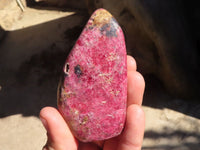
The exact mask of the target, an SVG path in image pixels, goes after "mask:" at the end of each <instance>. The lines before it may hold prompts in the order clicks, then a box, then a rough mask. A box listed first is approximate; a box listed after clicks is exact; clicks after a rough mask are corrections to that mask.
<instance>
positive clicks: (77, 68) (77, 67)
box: [74, 65, 82, 78]
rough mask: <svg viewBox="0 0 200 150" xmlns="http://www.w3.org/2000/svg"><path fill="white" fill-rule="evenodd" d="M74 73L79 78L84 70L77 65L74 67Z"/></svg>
mask: <svg viewBox="0 0 200 150" xmlns="http://www.w3.org/2000/svg"><path fill="white" fill-rule="evenodd" d="M74 73H75V74H76V75H77V77H78V78H79V77H80V76H81V75H82V70H81V66H80V65H76V66H75V67H74Z"/></svg>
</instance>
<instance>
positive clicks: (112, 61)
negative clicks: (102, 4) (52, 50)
mask: <svg viewBox="0 0 200 150" xmlns="http://www.w3.org/2000/svg"><path fill="white" fill-rule="evenodd" d="M63 73H64V75H63V81H62V82H61V84H60V86H59V90H58V108H59V111H60V112H61V113H62V115H63V117H64V118H65V120H66V122H67V123H68V125H69V127H70V129H71V131H72V132H73V134H74V136H75V137H77V138H78V139H79V140H81V141H83V142H89V141H99V140H104V139H108V138H111V137H114V136H117V135H119V134H120V133H121V131H122V129H123V127H124V123H125V118H126V100H127V61H126V46H125V41H124V35H123V31H122V29H121V28H120V26H119V25H118V23H117V22H116V20H115V19H114V18H113V17H112V15H111V14H110V13H109V12H108V11H106V10H104V9H98V10H96V11H95V12H94V14H93V15H92V16H91V18H90V19H89V21H88V23H87V24H86V26H85V28H84V29H83V31H82V33H81V35H80V37H79V39H78V40H77V42H76V44H75V46H74V47H73V49H72V51H71V53H70V54H69V56H68V58H67V60H66V62H65V65H64V67H63Z"/></svg>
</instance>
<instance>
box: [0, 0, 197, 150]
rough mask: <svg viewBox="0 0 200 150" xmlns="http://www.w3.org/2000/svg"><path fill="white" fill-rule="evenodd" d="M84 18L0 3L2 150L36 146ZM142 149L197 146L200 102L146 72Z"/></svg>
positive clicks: (173, 149) (42, 141)
mask: <svg viewBox="0 0 200 150" xmlns="http://www.w3.org/2000/svg"><path fill="white" fill-rule="evenodd" d="M87 19H88V14H87V12H85V11H83V10H82V11H81V10H76V9H58V8H52V7H51V8H50V7H48V8H47V7H41V6H40V7H39V6H38V7H26V8H25V11H22V10H21V9H20V8H19V6H18V5H17V4H16V1H10V3H9V5H4V6H1V5H0V26H1V28H2V29H3V30H2V31H4V32H5V33H3V32H2V31H1V30H0V38H2V39H1V41H0V150H27V149H28V150H40V149H41V148H42V146H43V145H44V144H45V142H46V132H45V129H44V127H43V126H42V124H41V122H40V120H39V118H38V114H39V111H40V109H41V108H43V107H44V106H53V107H56V89H57V84H58V81H59V76H60V70H61V67H62V64H63V61H64V60H65V58H66V56H67V54H68V52H69V51H70V49H71V48H72V46H73V44H74V42H75V40H76V39H77V37H78V35H79V34H80V32H81V30H82V27H83V26H84V24H85V23H86V21H87ZM145 80H146V91H145V96H144V106H143V109H144V111H145V114H146V128H145V138H144V142H143V150H180V149H181V150H191V149H192V150H199V145H200V120H199V118H200V109H199V108H200V104H198V103H196V102H194V101H189V100H186V101H185V100H182V99H178V98H174V97H172V96H170V95H169V94H167V93H166V91H165V90H164V88H163V87H162V85H161V84H160V83H159V82H158V81H157V80H154V79H153V77H149V76H145Z"/></svg>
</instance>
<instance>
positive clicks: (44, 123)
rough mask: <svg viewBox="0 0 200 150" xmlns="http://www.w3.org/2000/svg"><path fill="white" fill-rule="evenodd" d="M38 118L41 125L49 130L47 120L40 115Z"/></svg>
mask: <svg viewBox="0 0 200 150" xmlns="http://www.w3.org/2000/svg"><path fill="white" fill-rule="evenodd" d="M40 120H41V121H42V124H43V126H44V127H45V129H46V130H47V132H48V131H49V127H48V124H47V121H46V120H45V119H44V118H42V117H40Z"/></svg>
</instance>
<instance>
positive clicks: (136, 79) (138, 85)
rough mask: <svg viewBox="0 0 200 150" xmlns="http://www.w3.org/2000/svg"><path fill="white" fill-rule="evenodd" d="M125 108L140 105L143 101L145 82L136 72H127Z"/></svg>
mask: <svg viewBox="0 0 200 150" xmlns="http://www.w3.org/2000/svg"><path fill="white" fill-rule="evenodd" d="M127 76H128V87H127V99H128V100H127V106H129V105H131V104H137V105H141V104H142V100H143V94H144V88H145V82H144V78H143V76H142V75H141V74H140V73H139V72H137V71H128V74H127Z"/></svg>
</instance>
